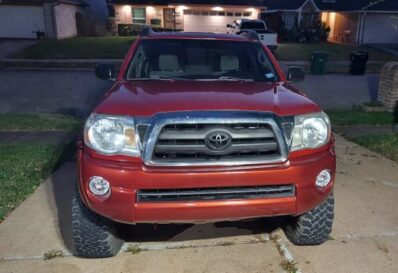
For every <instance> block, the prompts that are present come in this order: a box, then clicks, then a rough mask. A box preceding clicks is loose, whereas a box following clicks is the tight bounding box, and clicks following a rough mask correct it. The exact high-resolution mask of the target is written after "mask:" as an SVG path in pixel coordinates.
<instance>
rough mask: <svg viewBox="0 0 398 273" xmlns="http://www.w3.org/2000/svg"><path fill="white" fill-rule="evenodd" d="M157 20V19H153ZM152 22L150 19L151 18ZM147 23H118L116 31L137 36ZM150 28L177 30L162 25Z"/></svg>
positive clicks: (124, 34)
mask: <svg viewBox="0 0 398 273" xmlns="http://www.w3.org/2000/svg"><path fill="white" fill-rule="evenodd" d="M153 20H157V19H153ZM151 23H152V20H151ZM145 26H147V25H138V24H118V25H117V32H118V34H119V36H137V35H138V34H139V33H140V32H141V30H142V29H143V28H144V27H145ZM152 29H153V30H154V31H156V32H161V31H179V30H176V29H169V28H162V27H156V26H155V27H154V26H152Z"/></svg>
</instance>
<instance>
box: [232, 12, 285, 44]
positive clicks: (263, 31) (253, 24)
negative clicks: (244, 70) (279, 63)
mask: <svg viewBox="0 0 398 273" xmlns="http://www.w3.org/2000/svg"><path fill="white" fill-rule="evenodd" d="M227 28H228V32H230V33H233V34H241V33H242V32H245V31H253V32H255V33H257V34H258V36H259V40H260V41H261V43H263V44H264V45H266V46H268V48H269V49H270V50H271V51H275V50H276V49H277V48H278V34H276V33H274V32H273V31H271V30H269V29H268V28H267V25H266V23H265V22H264V21H263V20H249V19H241V20H237V21H235V22H234V23H233V24H232V25H227Z"/></svg>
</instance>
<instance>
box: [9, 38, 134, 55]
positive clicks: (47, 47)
mask: <svg viewBox="0 0 398 273" xmlns="http://www.w3.org/2000/svg"><path fill="white" fill-rule="evenodd" d="M134 39H135V38H134V37H75V38H69V39H63V40H44V41H40V42H38V43H37V44H35V45H33V46H31V47H28V48H26V49H24V50H22V51H20V52H17V53H16V54H14V55H13V56H12V57H13V58H28V59H96V58H99V59H123V58H124V55H125V54H126V52H127V50H128V49H129V48H130V46H131V44H132V43H133V41H134Z"/></svg>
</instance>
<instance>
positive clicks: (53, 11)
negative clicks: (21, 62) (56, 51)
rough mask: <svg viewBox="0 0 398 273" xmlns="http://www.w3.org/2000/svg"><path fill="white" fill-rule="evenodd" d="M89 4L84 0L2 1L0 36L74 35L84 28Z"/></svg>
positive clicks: (59, 36) (0, 6)
mask: <svg viewBox="0 0 398 273" xmlns="http://www.w3.org/2000/svg"><path fill="white" fill-rule="evenodd" d="M85 6H86V3H85V2H83V1H80V0H1V1H0V38H28V39H29V38H36V33H37V32H41V33H44V34H45V37H47V38H55V39H62V38H68V37H73V36H76V35H77V34H78V32H79V31H80V28H81V24H82V22H81V20H82V16H83V12H84V7H85Z"/></svg>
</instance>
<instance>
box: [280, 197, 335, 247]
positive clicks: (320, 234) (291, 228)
mask: <svg viewBox="0 0 398 273" xmlns="http://www.w3.org/2000/svg"><path fill="white" fill-rule="evenodd" d="M333 218H334V197H333V194H330V195H329V197H328V198H327V199H326V200H325V201H324V202H323V203H322V204H320V205H319V206H318V207H316V208H314V209H313V210H311V211H309V212H307V213H305V214H303V215H300V216H298V217H296V218H295V219H294V220H293V221H292V223H290V224H288V225H286V226H285V228H284V231H285V234H286V237H287V238H288V239H289V240H290V241H291V242H292V243H293V244H295V245H320V244H322V243H324V242H325V241H326V240H328V238H329V235H330V233H331V232H332V225H333Z"/></svg>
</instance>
